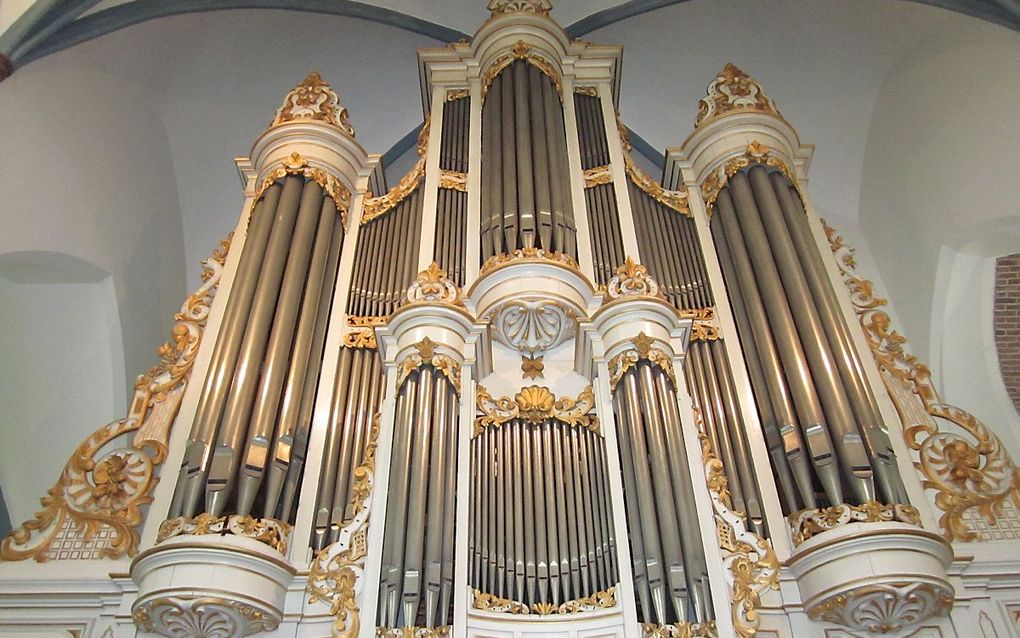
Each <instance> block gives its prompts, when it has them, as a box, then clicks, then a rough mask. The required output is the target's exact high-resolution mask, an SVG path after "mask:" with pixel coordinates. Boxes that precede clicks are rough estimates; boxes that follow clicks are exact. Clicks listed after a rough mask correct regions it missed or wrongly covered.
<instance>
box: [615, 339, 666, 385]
mask: <svg viewBox="0 0 1020 638" xmlns="http://www.w3.org/2000/svg"><path fill="white" fill-rule="evenodd" d="M630 342H631V343H632V344H633V346H634V347H632V348H629V349H627V350H624V351H623V352H621V353H620V354H618V355H616V356H615V357H613V358H612V359H610V360H609V364H608V365H609V385H610V387H612V388H613V389H614V390H615V389H616V385H617V384H618V383H619V382H620V380H621V379H623V375H625V374H627V371H628V370H630V369H631V368H633V367H634V366H635V365H637V362H638V361H647V362H648V363H650V364H651V365H653V366H655V367H657V368H659V369H660V370H662V371H663V372H664V373H665V374H666V376H668V377H669V380H670V381H672V382H673V387H674V388H675V387H677V383H676V373H675V372H674V371H673V358H672V357H670V356H669V354H667V353H666V352H665V351H663V350H660V349H659V348H655V347H653V344H654V343H655V339H653V338H652V337H649V336H648V335H646V334H645V333H644V332H643V331H642V332H639V333H638V335H637V336H636V337H634V338H633V339H631V340H630Z"/></svg>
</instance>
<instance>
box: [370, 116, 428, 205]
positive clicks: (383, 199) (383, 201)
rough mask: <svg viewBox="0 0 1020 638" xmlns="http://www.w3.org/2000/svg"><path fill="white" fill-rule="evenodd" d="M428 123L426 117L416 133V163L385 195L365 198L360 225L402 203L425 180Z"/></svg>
mask: <svg viewBox="0 0 1020 638" xmlns="http://www.w3.org/2000/svg"><path fill="white" fill-rule="evenodd" d="M430 121H431V120H430V119H429V118H428V117H426V118H425V122H424V123H423V124H422V125H421V131H419V133H418V161H417V162H415V164H414V166H413V167H412V168H411V170H410V171H408V173H407V175H404V176H403V177H401V178H400V181H399V182H397V185H396V186H394V187H393V188H391V189H390V190H388V191H386V193H384V194H382V195H379V196H377V197H367V198H365V205H364V207H363V209H362V211H361V223H362V224H367V223H369V222H370V221H372V220H373V219H375V218H377V217H379V216H380V215H382V214H383V213H385V212H386V211H388V210H391V209H392V208H393V207H394V206H396V205H397V204H399V203H400V202H402V201H404V198H406V197H407V196H408V195H410V194H411V193H413V192H414V190H415V189H416V188H418V185H419V184H421V181H422V179H424V178H425V152H426V151H427V150H428V143H429V124H430Z"/></svg>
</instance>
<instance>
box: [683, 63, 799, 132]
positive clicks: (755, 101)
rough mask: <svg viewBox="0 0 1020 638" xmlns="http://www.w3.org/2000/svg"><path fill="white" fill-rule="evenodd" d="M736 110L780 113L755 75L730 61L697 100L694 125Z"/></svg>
mask: <svg viewBox="0 0 1020 638" xmlns="http://www.w3.org/2000/svg"><path fill="white" fill-rule="evenodd" d="M737 111H743V112H753V113H764V114H766V115H774V116H776V117H780V115H779V111H778V109H776V105H775V103H774V102H773V101H772V100H771V99H770V98H769V96H767V95H765V89H763V88H762V87H761V85H760V84H758V83H757V82H756V81H755V80H754V78H752V77H751V76H749V75H748V74H746V73H744V72H743V71H741V70H740V69H738V68H737V67H735V66H734V65H732V64H727V65H726V66H725V67H724V68H723V70H722V72H721V73H719V75H717V76H715V79H714V80H712V82H710V83H709V85H708V91H707V94H706V95H705V97H703V98H701V102H699V103H698V117H697V118H696V119H695V120H694V126H695V128H697V127H699V126H701V125H702V124H704V123H706V122H708V121H710V120H714V119H715V118H717V117H720V116H722V115H725V114H727V113H733V112H737Z"/></svg>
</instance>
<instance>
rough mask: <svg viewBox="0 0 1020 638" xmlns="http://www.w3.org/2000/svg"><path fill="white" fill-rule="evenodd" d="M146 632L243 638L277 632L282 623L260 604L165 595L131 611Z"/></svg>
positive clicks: (181, 636)
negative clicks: (260, 607) (259, 605)
mask: <svg viewBox="0 0 1020 638" xmlns="http://www.w3.org/2000/svg"><path fill="white" fill-rule="evenodd" d="M131 615H132V618H133V619H134V621H135V625H136V626H137V627H138V628H139V629H140V630H142V631H144V632H148V633H154V634H159V635H160V636H165V637H166V638H193V637H194V636H202V638H239V637H240V636H250V635H252V634H256V633H260V632H264V631H273V630H275V629H276V628H277V627H278V626H279V624H280V622H279V620H277V619H274V618H271V617H268V616H266V614H265V612H264V611H263V610H261V609H259V608H258V607H254V606H252V605H249V604H246V603H243V602H241V601H237V600H227V599H226V598H221V597H219V596H179V597H178V596H164V597H161V598H154V599H152V600H147V601H145V602H143V603H142V604H141V605H139V606H138V607H135V609H134V610H133V611H132V612H131Z"/></svg>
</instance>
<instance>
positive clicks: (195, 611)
mask: <svg viewBox="0 0 1020 638" xmlns="http://www.w3.org/2000/svg"><path fill="white" fill-rule="evenodd" d="M489 8H490V10H491V12H492V14H491V16H490V18H489V19H488V20H487V21H485V23H484V24H483V25H481V26H480V27H479V30H478V31H477V33H476V34H475V36H474V37H473V38H471V39H470V40H466V41H463V42H457V43H453V44H450V45H448V46H444V47H441V48H430V49H423V50H421V51H420V53H419V63H420V79H421V83H422V94H423V96H424V97H425V99H424V100H423V105H424V113H423V119H422V127H421V132H420V134H419V137H418V144H417V149H416V150H417V158H416V161H415V162H414V163H413V166H411V168H410V169H409V170H408V172H407V174H406V175H404V176H402V177H401V178H400V179H398V180H396V181H395V183H394V184H393V186H391V187H388V185H387V183H386V176H385V171H384V170H383V167H382V166H381V165H380V162H381V160H380V156H378V155H375V154H371V153H369V152H368V150H366V149H365V148H364V147H362V146H361V144H360V143H359V142H358V141H357V140H356V139H355V136H354V134H355V129H354V126H353V124H355V123H356V122H357V118H358V113H356V112H348V109H347V108H346V107H345V106H344V102H343V100H341V98H340V94H339V93H338V92H337V91H336V90H334V88H333V87H331V86H330V85H329V84H328V83H327V82H326V81H325V80H324V79H323V77H322V76H320V75H319V74H317V73H311V74H309V75H308V76H307V77H306V78H305V80H304V81H302V82H300V83H299V84H298V85H297V86H296V87H295V88H294V89H293V90H292V91H290V92H289V93H288V94H287V95H286V96H285V98H284V99H283V102H282V104H280V105H278V106H279V108H277V109H276V110H275V112H274V111H273V107H274V106H277V105H273V104H267V105H264V106H265V108H266V109H267V111H266V113H267V116H269V115H272V116H273V117H271V118H270V117H267V121H271V124H270V125H269V127H268V128H267V129H266V130H265V131H264V132H263V133H262V134H261V135H260V136H259V137H258V138H257V139H256V140H255V143H254V145H253V146H252V148H251V151H250V153H249V158H243V159H240V160H238V162H237V165H238V169H239V170H240V172H241V175H242V178H243V180H244V205H243V207H242V210H241V213H240V215H239V217H238V220H237V224H236V227H235V229H234V232H233V235H232V238H231V239H230V241H229V242H226V243H224V244H223V247H222V248H221V250H219V251H217V253H216V254H215V255H214V258H213V259H212V260H211V261H210V262H208V268H207V271H206V274H205V276H204V277H203V281H204V282H205V283H204V285H203V286H202V288H200V289H199V290H198V292H196V293H195V294H194V295H192V296H191V297H189V299H188V301H187V302H186V303H185V305H184V307H183V308H182V310H181V312H180V313H179V314H178V315H177V316H176V318H175V320H176V324H175V328H174V332H173V341H172V342H171V343H170V345H167V346H164V347H163V348H162V349H161V350H160V355H161V357H162V363H161V364H160V365H159V366H157V367H156V368H153V369H152V370H151V371H150V372H149V373H147V374H146V375H145V376H143V377H142V379H141V380H140V381H139V383H138V385H137V392H136V395H135V400H134V401H133V402H132V407H131V410H130V412H129V414H128V416H127V418H125V419H121V420H118V421H115V422H113V424H112V425H111V426H106V427H104V428H101V429H100V430H99V431H98V432H97V433H96V434H95V435H93V436H92V437H90V438H89V439H88V440H87V441H86V442H85V443H84V444H82V445H81V446H79V449H78V451H77V452H76V453H75V455H74V457H73V458H72V459H71V460H70V461H69V462H68V464H67V469H65V470H64V473H63V474H62V475H61V477H60V479H59V480H58V482H57V483H56V486H55V487H53V488H52V489H51V491H50V492H49V493H48V494H47V495H46V497H45V498H44V499H43V502H42V505H43V507H42V509H41V511H40V513H39V514H37V515H36V517H35V518H33V519H31V520H29V521H28V522H26V523H24V524H23V525H22V526H20V527H18V528H17V529H16V531H15V532H14V533H13V534H12V535H11V536H9V537H8V538H7V539H5V540H4V541H3V542H2V543H0V561H2V562H0V592H2V594H0V638H5V637H6V636H8V635H16V636H21V635H25V634H26V633H27V631H26V627H27V628H30V629H32V630H33V631H35V630H38V631H41V632H49V633H50V634H58V635H67V634H68V633H72V632H77V633H74V634H73V635H75V636H77V637H78V638H113V637H116V638H128V637H132V636H137V637H140V638H145V637H151V636H153V635H158V636H165V637H167V638H185V637H187V638H198V637H202V638H206V637H208V638H239V637H242V636H256V635H265V636H279V637H281V638H283V637H286V638H322V637H323V636H327V635H329V636H334V637H336V638H373V637H378V636H383V637H393V638H434V637H441V636H450V637H453V638H548V637H550V636H555V637H556V638H638V637H641V638H644V637H649V638H664V637H668V638H755V637H756V636H758V637H760V638H794V637H795V638H843V637H853V638H864V637H867V636H878V635H882V636H895V637H896V638H907V637H908V636H909V637H912V638H977V637H979V638H993V637H994V638H1010V637H1011V638H1020V633H1018V631H1017V625H1016V618H1017V617H1018V616H1017V614H1020V593H1018V592H1020V559H1018V558H1017V557H1018V556H1020V532H1018V531H1017V530H1020V515H1018V512H1020V502H1017V500H1016V486H1017V484H1018V483H1017V482H1018V480H1020V479H1018V478H1017V477H1018V476H1020V474H1018V473H1017V469H1016V467H1015V464H1014V463H1013V461H1012V459H1011V458H1010V457H1009V454H1008V453H1007V450H1008V447H1009V446H1008V445H1007V444H1006V443H1005V442H1002V441H1000V440H999V438H998V436H999V435H1002V433H1001V432H998V433H996V432H995V431H994V430H995V425H994V424H989V425H987V426H986V425H984V424H981V423H980V422H978V421H977V420H976V419H975V418H974V417H972V416H970V415H969V414H968V413H964V412H962V411H961V410H959V409H957V408H954V407H952V406H948V405H946V404H944V403H941V399H939V395H938V394H937V393H936V392H935V389H934V388H935V381H934V380H933V379H932V378H931V374H930V371H928V369H927V368H926V367H924V366H923V365H922V364H920V363H919V362H918V361H917V360H916V359H914V358H913V357H910V356H909V355H907V354H906V353H905V352H904V351H903V349H902V347H901V346H902V337H900V336H899V335H898V334H897V333H895V332H892V331H891V330H890V328H889V321H890V320H889V317H888V316H886V315H885V313H883V312H882V311H881V310H880V309H879V306H880V305H881V303H882V302H881V300H878V299H877V298H876V297H874V295H873V287H872V286H871V284H870V283H868V282H866V281H865V280H863V279H861V278H860V277H859V276H858V275H856V274H854V272H853V259H852V256H849V257H848V256H847V255H846V250H845V246H844V245H843V244H842V241H841V240H839V238H838V237H836V236H835V235H833V244H832V249H833V250H836V251H837V252H838V253H839V255H838V257H839V261H838V262H837V261H835V260H833V255H832V254H831V253H832V250H830V247H829V244H828V241H827V239H826V236H825V232H824V229H823V226H822V224H821V221H820V219H819V218H818V216H817V214H816V212H815V210H814V207H813V205H812V202H811V199H810V193H809V189H808V188H807V181H806V180H807V172H808V167H809V164H810V161H811V156H812V152H813V147H811V146H809V145H806V144H803V143H801V141H800V139H799V138H798V135H797V132H796V131H795V129H794V127H793V125H792V124H791V123H790V122H789V121H787V120H786V119H785V118H784V117H783V115H782V114H781V112H782V111H781V107H782V100H779V101H778V102H779V104H777V101H774V100H773V99H772V97H770V96H769V95H768V94H767V92H766V90H765V87H764V86H762V85H761V84H760V83H758V82H757V81H756V80H755V79H754V78H752V77H751V76H750V75H749V74H748V73H746V72H744V71H743V70H741V69H740V68H739V67H737V66H735V65H732V64H727V65H724V61H723V60H720V61H719V62H720V68H722V71H721V72H720V73H719V74H718V75H717V76H715V77H714V78H705V80H708V81H709V84H708V88H707V90H706V92H705V97H704V99H702V101H701V103H700V106H699V114H698V116H697V118H696V120H695V121H694V122H693V123H692V125H693V126H692V129H691V132H690V135H689V136H688V137H687V139H686V140H684V141H683V142H682V144H681V145H680V146H678V147H675V148H670V149H667V152H666V162H665V166H664V171H663V177H662V180H661V181H660V180H658V179H656V178H655V177H653V176H651V175H648V174H646V173H645V171H644V170H643V169H642V168H641V166H643V165H644V164H645V163H644V162H643V161H639V160H638V158H636V157H632V153H633V152H634V149H633V147H632V146H631V143H630V141H629V140H628V135H627V129H626V128H625V127H624V126H623V124H622V122H621V121H620V119H619V116H618V114H617V112H616V106H617V104H619V98H620V95H619V92H620V87H621V77H620V73H621V64H622V48H621V47H619V46H612V45H600V44H595V43H590V42H586V41H582V40H577V39H572V38H570V37H569V36H568V34H567V33H566V32H565V31H564V29H563V28H562V27H561V26H560V25H559V24H558V23H557V22H556V21H555V19H554V17H553V14H552V13H551V11H552V8H551V6H550V3H549V2H547V1H545V0H542V1H538V0H505V1H504V0H493V1H492V2H490V3H489ZM345 63H350V64H358V63H359V61H357V60H352V61H345ZM677 64H682V61H680V62H677ZM667 75H668V76H669V77H668V78H667ZM681 75H682V74H666V75H664V76H663V77H664V78H666V79H667V80H668V81H674V80H673V79H670V78H673V77H674V76H676V77H680V76H681ZM295 79H297V78H295ZM353 88H354V87H348V89H353ZM236 106H238V108H240V107H241V106H245V105H236ZM667 106H670V105H667ZM691 106H692V107H693V106H694V105H693V104H692V105H691ZM670 108H671V107H670ZM844 277H845V278H846V283H847V285H848V286H849V287H850V290H849V293H850V294H848V290H847V289H846V287H845V286H844V285H843V278H844ZM214 295H215V296H214ZM108 449H112V450H114V451H113V452H109V453H106V452H108ZM46 478H47V479H49V478H52V477H46ZM40 481H43V478H40ZM43 484H45V485H51V484H52V483H51V482H50V481H49V480H46V481H45V483H40V485H43ZM41 491H42V490H41ZM27 559H34V560H27ZM978 632H980V634H979V633H978Z"/></svg>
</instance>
